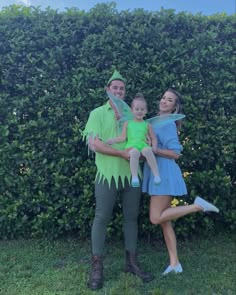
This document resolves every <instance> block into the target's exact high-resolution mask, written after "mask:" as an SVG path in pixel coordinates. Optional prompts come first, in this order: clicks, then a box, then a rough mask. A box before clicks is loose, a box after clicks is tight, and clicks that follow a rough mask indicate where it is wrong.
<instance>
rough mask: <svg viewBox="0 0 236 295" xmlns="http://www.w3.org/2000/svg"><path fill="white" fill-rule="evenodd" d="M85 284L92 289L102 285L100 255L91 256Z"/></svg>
mask: <svg viewBox="0 0 236 295" xmlns="http://www.w3.org/2000/svg"><path fill="white" fill-rule="evenodd" d="M87 285H88V287H89V288H90V289H92V290H96V289H100V288H102V286H103V263H102V257H101V256H99V255H94V256H93V257H92V269H91V271H90V275H89V281H88V284H87Z"/></svg>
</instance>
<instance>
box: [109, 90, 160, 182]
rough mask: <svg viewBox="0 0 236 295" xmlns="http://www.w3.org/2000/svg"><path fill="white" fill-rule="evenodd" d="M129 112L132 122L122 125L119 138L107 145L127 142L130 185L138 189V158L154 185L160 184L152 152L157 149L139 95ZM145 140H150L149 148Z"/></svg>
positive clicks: (144, 107) (144, 101) (144, 105)
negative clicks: (150, 171) (144, 163)
mask: <svg viewBox="0 0 236 295" xmlns="http://www.w3.org/2000/svg"><path fill="white" fill-rule="evenodd" d="M131 112H132V113H133V115H134V118H133V120H131V121H127V122H125V123H124V126H123V130H122V133H121V135H120V136H118V137H116V138H111V139H108V140H107V143H108V144H113V143H117V142H123V141H125V140H127V143H126V146H125V148H132V149H131V150H130V151H129V154H130V170H131V174H132V181H131V185H132V186H133V187H139V186H140V183H139V178H138V167H139V158H140V156H141V155H142V156H144V157H145V158H146V160H147V162H148V164H149V166H150V168H151V170H152V173H153V175H154V183H155V184H159V183H160V182H161V179H160V176H159V171H158V167H157V163H156V160H155V156H154V154H153V152H155V150H156V149H157V140H156V137H155V135H154V132H153V129H152V126H151V125H150V124H149V123H148V122H146V121H145V120H144V119H143V118H144V117H145V115H146V114H147V102H146V100H145V98H144V97H143V95H142V94H141V93H138V94H136V96H135V97H134V99H133V101H132V103H131ZM147 139H150V142H151V146H150V145H148V143H147Z"/></svg>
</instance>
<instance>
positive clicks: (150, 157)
mask: <svg viewBox="0 0 236 295" xmlns="http://www.w3.org/2000/svg"><path fill="white" fill-rule="evenodd" d="M142 154H143V155H144V157H145V158H146V159H147V162H148V165H149V166H150V168H151V170H152V173H153V175H154V182H155V184H158V183H160V182H161V179H160V174H159V170H158V166H157V162H156V158H155V156H154V154H153V151H152V148H151V147H145V148H143V150H142Z"/></svg>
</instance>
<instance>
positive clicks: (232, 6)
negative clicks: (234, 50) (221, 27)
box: [0, 0, 236, 15]
mask: <svg viewBox="0 0 236 295" xmlns="http://www.w3.org/2000/svg"><path fill="white" fill-rule="evenodd" d="M107 2H116V4H117V5H116V8H117V10H118V11H121V10H134V9H135V8H143V9H144V10H148V11H159V10H160V9H161V8H164V9H175V10H176V12H181V11H185V12H190V13H192V14H196V13H202V14H203V15H213V14H216V13H226V14H227V15H232V14H235V13H236V0H114V1H109V0H100V1H99V0H0V10H1V9H2V8H3V7H5V6H9V5H12V4H20V5H25V6H35V7H38V6H40V8H41V9H42V10H43V9H45V8H46V7H49V6H50V7H51V8H53V9H57V10H58V11H64V10H65V9H66V8H72V7H76V8H78V9H80V10H85V11H88V10H90V9H91V8H93V7H94V6H95V5H96V4H97V3H107Z"/></svg>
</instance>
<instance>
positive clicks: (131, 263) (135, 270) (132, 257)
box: [125, 251, 154, 283]
mask: <svg viewBox="0 0 236 295" xmlns="http://www.w3.org/2000/svg"><path fill="white" fill-rule="evenodd" d="M125 272H130V273H132V274H134V275H136V276H137V277H139V278H140V279H142V280H143V282H144V283H148V282H150V281H152V280H153V279H154V276H153V275H152V274H150V273H147V272H145V271H143V270H142V269H141V268H140V266H139V264H138V262H137V253H135V252H133V253H132V252H129V251H126V265H125Z"/></svg>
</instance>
